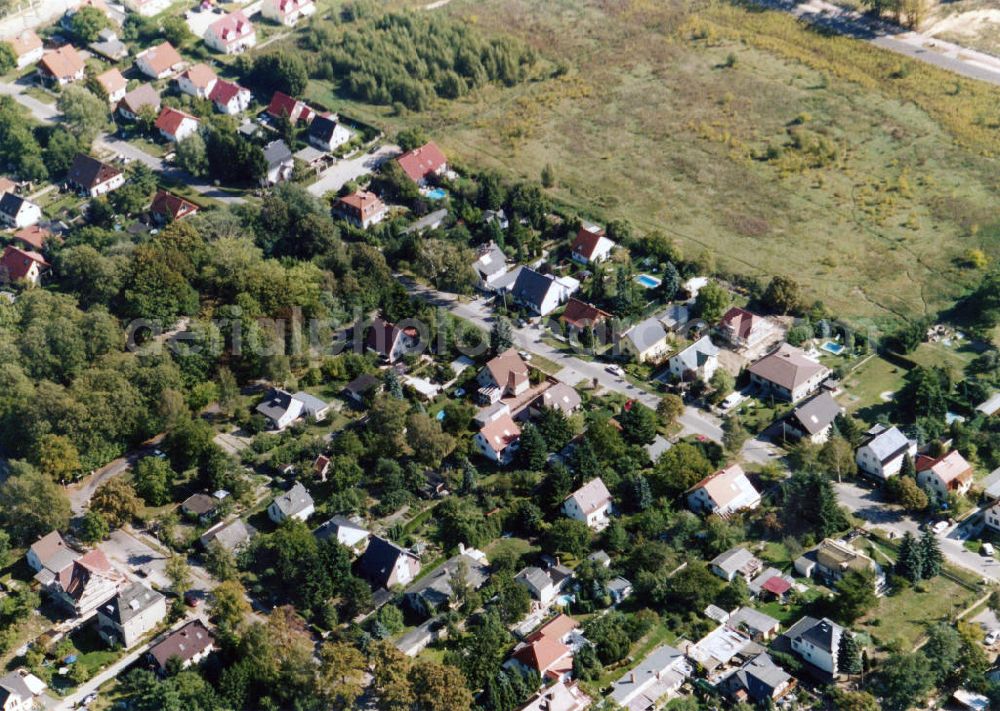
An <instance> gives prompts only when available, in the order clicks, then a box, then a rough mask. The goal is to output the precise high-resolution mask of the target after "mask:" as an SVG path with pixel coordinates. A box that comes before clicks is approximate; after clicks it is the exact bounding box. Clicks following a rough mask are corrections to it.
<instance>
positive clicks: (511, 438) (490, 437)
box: [479, 414, 521, 454]
mask: <svg viewBox="0 0 1000 711" xmlns="http://www.w3.org/2000/svg"><path fill="white" fill-rule="evenodd" d="M479 434H480V435H482V437H483V439H484V440H485V441H486V443H487V444H488V445H489V446H490V448H491V449H493V451H494V452H496V453H497V454H499V453H500V452H503V451H504V450H505V449H506V448H507V447H508V446H509V445H510V444H512V443H513V442H515V441H517V439H518V438H519V437H520V436H521V428H520V427H518V426H517V423H516V422H514V419H513V418H512V417H511V416H510V415H509V414H503V415H500V417H498V418H496V419H495V420H493V421H492V422H487V423H486V424H485V425H483V427H482V429H480V430H479Z"/></svg>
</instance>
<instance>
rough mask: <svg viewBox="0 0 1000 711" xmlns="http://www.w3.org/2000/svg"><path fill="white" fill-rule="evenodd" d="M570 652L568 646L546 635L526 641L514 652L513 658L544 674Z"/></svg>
mask: <svg viewBox="0 0 1000 711" xmlns="http://www.w3.org/2000/svg"><path fill="white" fill-rule="evenodd" d="M571 654H572V652H571V650H570V648H569V647H567V646H566V645H565V644H563V643H562V642H560V641H559V640H558V639H557V638H556V637H548V636H546V637H541V638H539V639H536V640H534V641H533V642H527V643H526V644H525V645H524V646H522V647H520V648H519V649H517V650H516V651H515V652H514V658H515V659H516V660H517V661H519V662H521V664H523V665H524V666H526V667H528V668H529V669H534V670H535V671H537V672H538V673H539V674H544V673H545V672H546V671H548V670H550V669H552V668H553V667H554V666H556V664H557V663H558V662H559V661H560V660H562V659H564V658H565V657H567V656H568V655H571Z"/></svg>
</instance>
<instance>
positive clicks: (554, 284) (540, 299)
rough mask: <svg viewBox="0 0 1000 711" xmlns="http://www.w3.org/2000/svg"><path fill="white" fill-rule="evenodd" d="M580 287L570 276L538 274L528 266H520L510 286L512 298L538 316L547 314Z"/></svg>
mask: <svg viewBox="0 0 1000 711" xmlns="http://www.w3.org/2000/svg"><path fill="white" fill-rule="evenodd" d="M579 288H580V282H579V281H577V280H576V279H573V278H572V277H553V276H550V275H547V274H540V273H538V272H536V271H535V270H534V269H531V268H530V267H524V268H522V269H521V270H520V271H519V272H518V274H517V278H516V279H515V280H514V283H513V284H512V285H511V287H510V294H511V296H512V297H513V299H514V300H515V301H516V302H517V303H519V304H521V305H522V306H525V307H527V308H529V309H531V311H533V312H534V313H535V314H537V315H539V316H547V315H549V314H550V313H552V312H553V311H555V309H556V308H557V307H558V306H559V305H560V304H562V303H564V302H565V301H566V300H568V299H569V297H570V296H572V295H573V294H574V293H576V291H577V290H579Z"/></svg>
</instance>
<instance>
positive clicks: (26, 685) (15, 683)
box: [0, 669, 46, 711]
mask: <svg viewBox="0 0 1000 711" xmlns="http://www.w3.org/2000/svg"><path fill="white" fill-rule="evenodd" d="M45 689H46V686H45V682H43V681H42V680H41V679H39V678H38V677H37V676H35V675H34V674H31V673H29V672H28V670H26V669H16V670H14V671H12V672H10V673H9V674H5V675H4V676H2V677H0V709H13V710H14V711H22V710H24V711H27V709H32V708H34V699H35V697H37V696H41V694H42V692H43V691H45Z"/></svg>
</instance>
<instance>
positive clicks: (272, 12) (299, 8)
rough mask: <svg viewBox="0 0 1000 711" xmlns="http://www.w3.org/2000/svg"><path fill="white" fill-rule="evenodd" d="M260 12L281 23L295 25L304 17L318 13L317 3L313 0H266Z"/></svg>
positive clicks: (288, 25) (289, 25) (287, 25)
mask: <svg viewBox="0 0 1000 711" xmlns="http://www.w3.org/2000/svg"><path fill="white" fill-rule="evenodd" d="M260 14H261V15H263V16H264V17H266V18H267V19H268V20H271V21H272V22H277V23H278V24H279V25H285V26H286V27H294V26H295V23H297V22H298V21H299V20H301V19H302V18H305V17H310V16H312V15H314V14H316V3H314V2H313V0H264V2H263V4H262V5H261V7H260Z"/></svg>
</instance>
